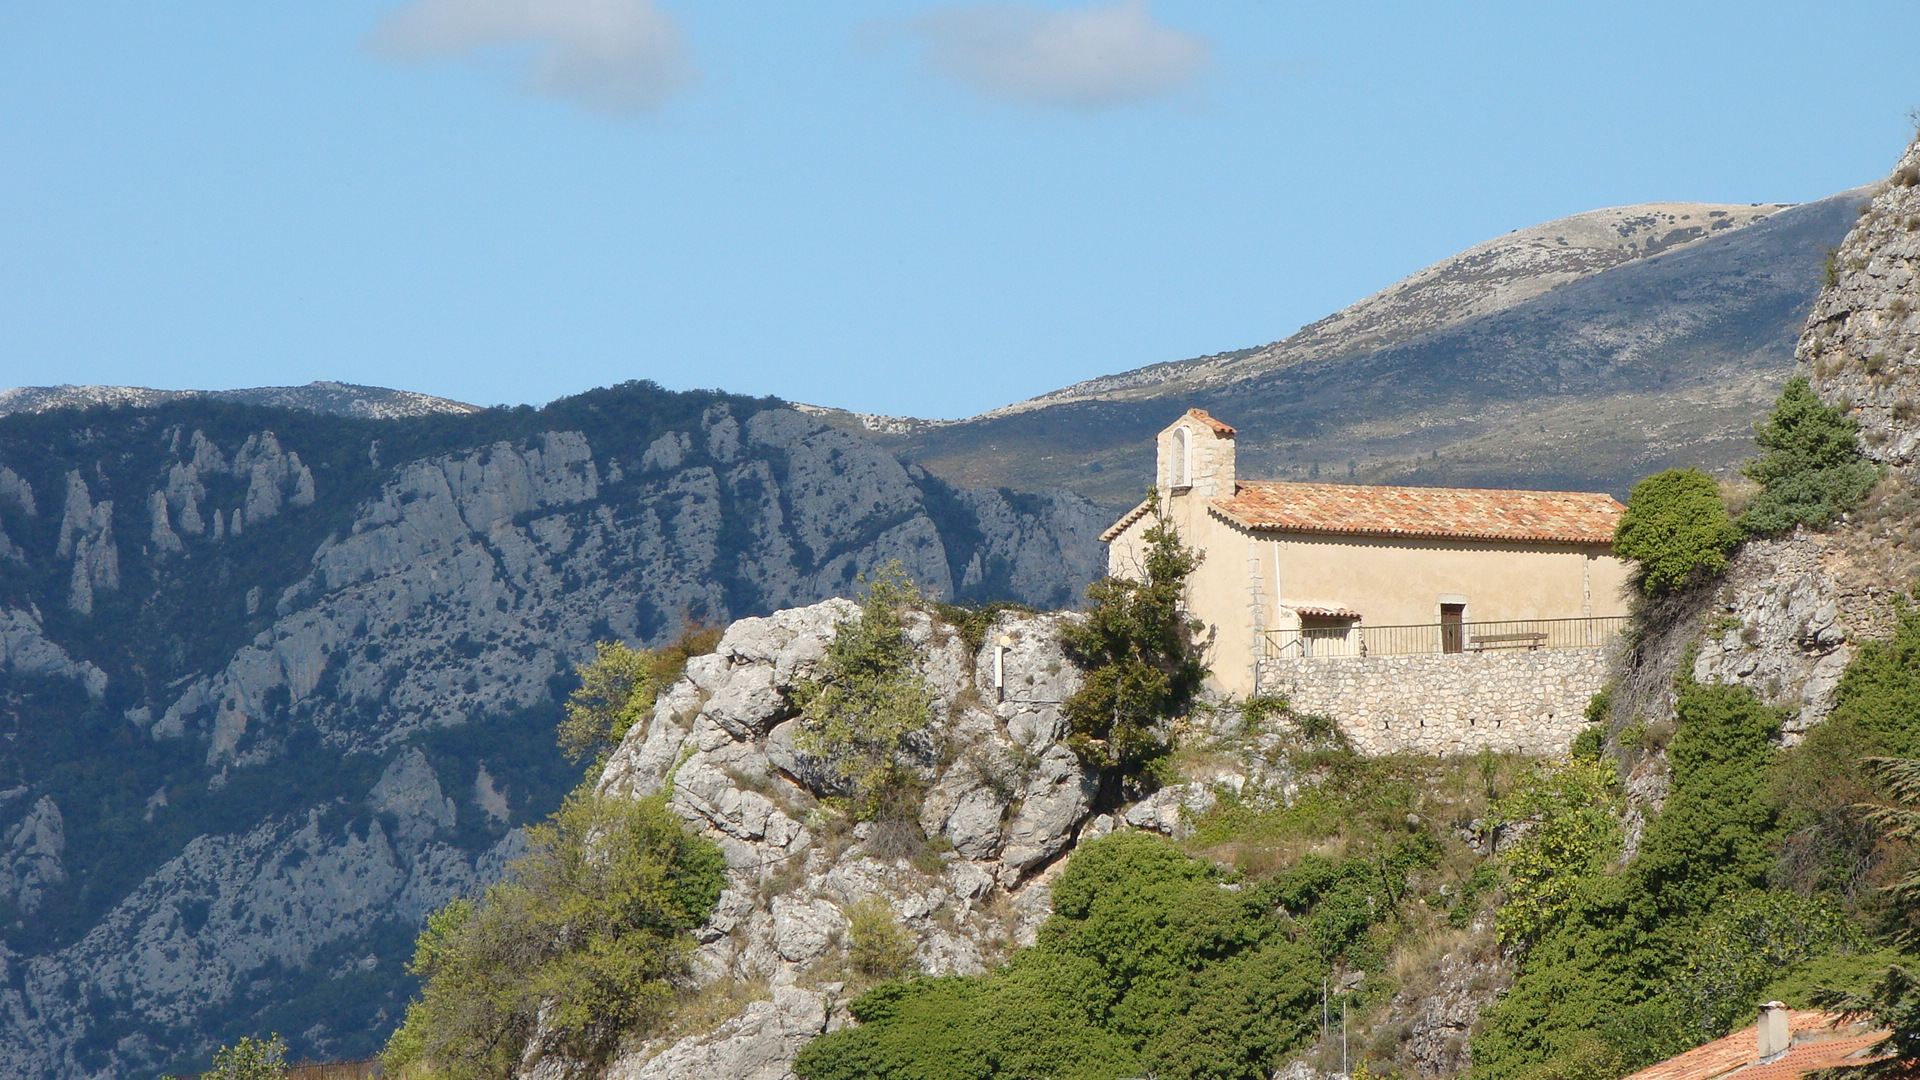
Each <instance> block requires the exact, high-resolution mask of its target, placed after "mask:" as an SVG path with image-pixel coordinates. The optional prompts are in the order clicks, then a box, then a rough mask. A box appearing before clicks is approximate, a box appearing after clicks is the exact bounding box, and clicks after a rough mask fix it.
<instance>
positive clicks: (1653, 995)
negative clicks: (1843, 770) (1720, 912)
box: [1473, 681, 1781, 1080]
mask: <svg viewBox="0 0 1920 1080" xmlns="http://www.w3.org/2000/svg"><path fill="white" fill-rule="evenodd" d="M1676 712H1677V715H1678V719H1679V725H1678V728H1677V730H1676V732H1675V735H1674V739H1673V742H1672V744H1671V745H1670V746H1669V748H1668V753H1669V758H1670V760H1671V762H1672V767H1673V774H1672V780H1671V787H1670V789H1669V793H1668V796H1667V801H1666V804H1665V806H1664V807H1663V808H1662V810H1661V812H1660V814H1659V815H1658V816H1656V817H1655V818H1654V819H1653V821H1652V822H1651V823H1649V825H1648V826H1647V829H1646V832H1645V834H1644V836H1643V837H1642V839H1641V844H1640V850H1639V852H1638V854H1637V855H1636V856H1635V857H1634V858H1633V859H1632V860H1631V861H1629V862H1628V863H1627V864H1626V866H1625V867H1624V868H1622V869H1621V870H1619V871H1618V872H1609V870H1608V869H1607V868H1605V867H1600V866H1594V867H1592V869H1591V871H1590V872H1589V873H1587V874H1585V875H1581V876H1578V877H1577V878H1575V880H1573V881H1572V882H1571V883H1569V884H1567V885H1565V886H1563V887H1562V889H1561V891H1560V895H1561V896H1562V897H1563V900H1562V902H1561V903H1559V904H1557V905H1556V906H1555V908H1554V910H1553V912H1552V915H1551V917H1549V918H1545V919H1541V920H1538V921H1537V922H1536V923H1535V924H1534V925H1535V926H1536V927H1537V929H1536V933H1535V937H1534V938H1533V940H1532V942H1531V944H1530V945H1529V947H1528V949H1527V952H1526V956H1525V961H1524V963H1523V965H1522V967H1521V971H1520V974H1519V977H1518V978H1517V979H1516V980H1515V982H1514V985H1513V988H1512V990H1510V991H1509V992H1508V993H1507V995H1506V996H1505V997H1504V998H1502V999H1501V1000H1500V1002H1499V1003H1498V1004H1496V1005H1495V1006H1494V1007H1493V1008H1492V1009H1490V1010H1488V1012H1487V1015H1486V1019H1485V1026H1484V1028H1483V1029H1482V1031H1481V1032H1480V1033H1479V1034H1478V1035H1477V1036H1476V1037H1475V1038H1474V1041H1473V1054H1474V1074H1475V1076H1476V1077H1481V1078H1486V1080H1508V1078H1515V1077H1531V1076H1548V1075H1553V1076H1571V1077H1581V1076H1591V1077H1600V1076H1607V1075H1611V1076H1619V1075H1624V1074H1625V1073H1627V1072H1631V1071H1633V1069H1635V1068H1638V1067H1640V1066H1641V1065H1645V1064H1647V1063H1649V1062H1651V1061H1655V1060H1658V1059H1659V1058H1661V1057H1664V1056H1666V1055H1667V1054H1669V1053H1671V1052H1673V1051H1675V1050H1678V1049H1682V1048H1684V1047H1686V1046H1690V1045H1692V1044H1693V1043H1694V1042H1698V1041H1700V1040H1701V1038H1703V1037H1707V1036H1706V1034H1705V1033H1704V1032H1697V1031H1690V1030H1689V1023H1690V1021H1692V1020H1693V1019H1694V1018H1693V1017H1690V1016H1688V1015H1686V1013H1685V1012H1684V1011H1683V1010H1682V1009H1681V1008H1680V1007H1679V1006H1680V1003H1679V1002H1677V1001H1676V1000H1675V999H1674V995H1672V994H1671V993H1670V992H1669V986H1670V984H1671V983H1672V981H1673V980H1674V979H1675V977H1676V976H1678V975H1679V974H1680V973H1681V971H1682V968H1683V965H1684V963H1685V959H1686V958H1687V957H1688V956H1689V955H1691V948H1690V946H1691V944H1692V941H1693V939H1694V938H1695V937H1697V935H1698V932H1699V930H1700V928H1701V927H1702V926H1703V924H1704V923H1705V922H1706V921H1707V920H1708V919H1709V918H1710V917H1711V916H1712V915H1713V913H1714V912H1715V910H1716V906H1717V905H1718V904H1720V903H1721V902H1722V901H1730V900H1736V899H1738V898H1740V897H1743V896H1744V895H1746V894H1748V893H1751V892H1754V891H1757V890H1760V889H1762V888H1764V887H1765V885H1766V881H1767V875H1768V871H1769V870H1770V869H1771V868H1772V865H1773V862H1774V858H1775V855H1776V851H1777V845H1776V843H1775V841H1776V840H1777V836H1778V829H1779V826H1778V813H1777V810H1776V809H1775V808H1774V806H1773V804H1772V802H1771V800H1770V799H1769V798H1768V791H1769V786H1768V777H1769V771H1770V769H1771V767H1772V765H1773V757H1774V754H1775V751H1774V747H1773V742H1772V740H1773V737H1774V735H1775V734H1776V733H1777V731H1778V729H1779V725H1780V721H1781V717H1780V714H1779V713H1777V712H1775V711H1774V710H1771V709H1768V708H1766V707H1765V706H1762V705H1761V704H1760V703H1759V702H1758V701H1756V700H1754V698H1753V697H1752V695H1751V694H1749V693H1747V692H1746V691H1745V690H1741V689H1737V688H1732V687H1724V686H1703V685H1699V684H1696V683H1692V682H1691V681H1689V682H1687V683H1685V684H1684V685H1683V686H1682V687H1681V690H1680V696H1679V702H1678V704H1677V705H1676ZM1568 779H1570V780H1573V781H1575V782H1576V784H1577V786H1579V787H1584V786H1585V785H1586V783H1587V778H1586V777H1583V776H1580V775H1578V774H1569V777H1568ZM1558 801H1559V802H1560V803H1561V804H1562V805H1564V806H1566V807H1568V808H1569V809H1571V810H1574V811H1575V812H1578V811H1579V810H1580V809H1581V808H1582V807H1584V806H1585V805H1590V804H1589V802H1588V801H1587V800H1586V799H1583V798H1580V797H1577V792H1576V796H1575V797H1568V798H1563V799H1560V800H1558ZM1716 1000H1717V999H1716ZM1746 1004H1748V1003H1747V1002H1745V1001H1744V1000H1743V1001H1742V1003H1741V1007H1742V1008H1744V1007H1745V1005H1746ZM1712 1034H1719V1032H1712Z"/></svg>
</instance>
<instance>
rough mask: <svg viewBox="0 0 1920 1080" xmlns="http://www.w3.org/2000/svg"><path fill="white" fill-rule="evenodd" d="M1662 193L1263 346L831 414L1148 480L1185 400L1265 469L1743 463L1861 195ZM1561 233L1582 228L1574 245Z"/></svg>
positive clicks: (965, 463) (1634, 467) (1565, 482)
mask: <svg viewBox="0 0 1920 1080" xmlns="http://www.w3.org/2000/svg"><path fill="white" fill-rule="evenodd" d="M1867 197H1868V195H1867V193H1866V192H1865V191H1864V190H1863V191H1856V192H1847V193H1844V194H1841V195H1837V196H1834V197H1833V198H1830V199H1826V200H1822V201H1821V202H1817V203H1810V204H1807V205H1803V206H1795V207H1789V208H1784V209H1782V208H1779V207H1774V206H1761V207H1711V206H1696V205H1692V204H1672V205H1668V204H1656V205H1654V206H1648V207H1628V208H1623V209H1621V210H1617V211H1595V212H1593V213H1591V214H1582V215H1577V216H1575V217H1573V218H1568V219H1565V220H1563V221H1560V222H1551V223H1548V224H1547V225H1542V226H1537V227H1535V228H1533V229H1528V230H1523V231H1522V232H1520V233H1515V234H1513V235H1512V236H1510V237H1506V238H1502V239H1501V240H1496V241H1493V242H1490V243H1488V244H1484V245H1481V246H1479V247H1476V248H1474V249H1471V250H1469V251H1467V252H1463V253H1462V254H1460V255H1458V256H1455V257H1454V258H1453V259H1449V260H1446V261H1444V262H1442V263H1439V264H1436V265H1435V266H1433V267H1429V268H1428V269H1426V270H1423V271H1421V272H1420V273H1418V274H1415V275H1414V276H1413V277H1410V278H1408V279H1407V280H1405V281H1403V282H1400V283H1399V284H1397V285H1394V286H1393V287H1391V288H1389V289H1387V290H1384V291H1383V292H1381V293H1379V294H1377V295H1375V296H1373V297H1369V298H1368V299H1366V300H1364V301H1361V302H1360V303H1358V304H1356V305H1354V306H1352V307H1350V308H1348V309H1346V310H1345V311H1342V312H1340V313H1338V314H1336V315H1333V316H1330V317H1329V318H1327V319H1324V320H1322V321H1320V322H1318V323H1315V324H1313V325H1312V326H1309V327H1307V328H1305V329H1303V330H1302V331H1300V332H1299V333H1297V334H1295V335H1293V336H1292V337H1289V338H1287V339H1285V340H1284V341H1280V342H1276V343H1274V344H1272V345H1268V346H1264V347H1261V348H1256V349H1248V350H1243V351H1240V352H1236V353H1230V354H1225V355H1222V356H1217V357H1204V358H1201V359H1198V360H1192V361H1183V362H1180V363H1175V364H1165V365H1158V366H1156V367H1151V368H1144V369H1141V370H1139V371H1136V372H1128V373H1125V374H1122V375H1116V376H1112V377H1107V378H1102V379H1095V380H1092V381H1090V382H1088V383H1083V384H1080V385H1079V386H1075V387H1070V388H1068V389H1066V390H1062V391H1059V392H1057V393H1055V394H1049V395H1044V396H1042V397H1039V398H1035V399H1033V400H1032V401H1029V402H1022V403H1018V404H1016V405H1012V406H1008V407H1007V408H1005V409H1000V410H996V411H994V412H991V413H987V414H984V415H982V416H979V417H975V418H973V419H971V420H967V421H962V422H958V423H949V424H938V425H934V424H913V423H909V422H905V421H899V420H892V421H884V420H882V419H879V418H864V419H863V418H859V417H854V416H852V415H844V416H835V417H833V420H834V422H835V423H836V424H838V425H840V426H843V427H845V428H846V429H848V430H859V431H862V432H864V433H866V434H868V435H869V437H871V438H875V439H877V440H878V441H880V442H881V443H882V444H883V445H886V446H888V447H890V448H892V449H894V450H895V451H896V452H898V453H900V454H902V455H903V456H905V457H906V458H908V459H909V460H912V461H915V462H917V463H919V464H921V465H923V466H924V467H926V468H927V469H929V470H930V471H932V472H934V473H936V474H938V475H940V476H943V477H945V478H947V479H949V480H951V481H954V482H958V483H980V482H982V481H983V480H984V479H985V478H987V477H994V478H996V479H995V480H994V482H996V483H1012V484H1015V485H1021V486H1061V487H1068V488H1071V489H1072V490H1075V491H1079V492H1081V493H1083V494H1086V495H1087V496H1088V497H1090V498H1093V499H1096V500H1099V501H1101V502H1102V503H1103V504H1106V505H1109V506H1122V505H1127V504H1130V503H1131V502H1132V501H1133V500H1134V499H1137V498H1138V496H1139V493H1140V490H1141V488H1142V486H1143V485H1144V483H1145V482H1146V477H1148V476H1149V475H1150V451H1149V446H1148V440H1149V439H1150V437H1151V435H1152V434H1153V433H1154V432H1155V431H1158V430H1159V429H1160V428H1161V427H1163V426H1165V424H1166V423H1167V422H1168V419H1169V418H1170V417H1172V416H1173V415H1176V414H1177V413H1178V412H1179V411H1180V410H1182V409H1184V408H1186V407H1187V406H1189V405H1198V406H1201V407H1203V408H1206V409H1208V410H1210V411H1211V412H1213V413H1214V414H1215V415H1217V416H1221V417H1223V418H1225V419H1226V420H1228V421H1229V422H1231V423H1233V424H1234V425H1235V426H1236V427H1238V428H1239V429H1240V432H1241V436H1240V440H1239V441H1240V453H1241V455H1242V464H1243V468H1244V469H1245V471H1247V472H1248V473H1249V474H1250V475H1257V476H1271V477H1276V478H1288V477H1293V478H1303V477H1307V476H1312V475H1319V474H1325V475H1329V476H1334V477H1340V478H1349V477H1350V478H1354V479H1358V480H1362V481H1378V482H1392V483H1416V484H1421V483H1430V484H1468V485H1482V486H1537V487H1553V488H1573V489H1583V490H1607V491H1613V492H1617V493H1620V494H1624V493H1625V491H1626V488H1627V487H1628V486H1630V485H1631V483H1632V482H1633V480H1635V479H1636V478H1638V477H1640V476H1643V475H1645V474H1646V473H1648V472H1651V471H1655V470H1658V469H1661V468H1665V467H1667V466H1669V465H1676V464H1679V465H1702V466H1705V467H1707V468H1709V469H1713V470H1716V471H1725V470H1727V469H1729V468H1731V467H1732V465H1733V464H1734V463H1736V462H1737V461H1739V460H1740V459H1741V458H1743V457H1745V456H1747V455H1748V454H1750V453H1751V452H1752V445H1751V440H1750V437H1749V436H1750V432H1749V424H1750V423H1751V421H1752V418H1753V417H1754V416H1755V415H1758V414H1759V413H1760V412H1763V411H1764V410H1765V407H1766V405H1767V403H1768V402H1770V401H1771V399H1772V397H1773V395H1774V394H1775V393H1777V392H1778V389H1779V386H1780V384H1781V383H1782V382H1784V381H1785V379H1786V378H1787V376H1788V374H1789V373H1790V371H1791V368H1792V354H1793V349H1794V344H1795V340H1796V337H1797V335H1798V333H1799V329H1800V326H1801V323H1802V322H1803V320H1804V318H1805V316H1806V313H1807V311H1808V309H1809V308H1810V307H1811V306H1812V304H1813V301H1814V297H1815V296H1816V295H1817V294H1818V292H1819V290H1820V287H1821V283H1822V278H1823V273H1824V267H1825V264H1826V257H1827V255H1828V253H1829V252H1830V251H1831V250H1832V249H1833V247H1834V246H1835V245H1837V244H1838V243H1839V242H1840V240H1841V238H1842V237H1843V236H1845V235H1846V232H1847V230H1848V228H1850V227H1851V225H1852V224H1853V220H1854V215H1855V213H1856V212H1857V210H1858V209H1859V207H1860V206H1861V205H1862V204H1863V203H1864V202H1865V201H1866V199H1867ZM1562 241H1565V243H1564V244H1563V243H1562Z"/></svg>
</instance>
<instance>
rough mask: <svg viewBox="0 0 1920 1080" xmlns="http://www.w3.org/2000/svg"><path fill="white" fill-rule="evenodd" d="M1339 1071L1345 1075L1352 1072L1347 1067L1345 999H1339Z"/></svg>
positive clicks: (1350, 1074) (1349, 1074)
mask: <svg viewBox="0 0 1920 1080" xmlns="http://www.w3.org/2000/svg"><path fill="white" fill-rule="evenodd" d="M1340 1072H1341V1074H1342V1075H1345V1076H1352V1075H1353V1073H1352V1072H1351V1071H1350V1070H1349V1069H1348V1068H1347V999H1346V998H1341V999H1340Z"/></svg>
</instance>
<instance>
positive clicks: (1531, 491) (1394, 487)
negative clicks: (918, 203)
mask: <svg viewBox="0 0 1920 1080" xmlns="http://www.w3.org/2000/svg"><path fill="white" fill-rule="evenodd" d="M1234 486H1235V487H1243V488H1245V487H1271V488H1328V489H1330V490H1334V491H1441V492H1449V493H1456V494H1472V495H1515V494H1518V495H1570V496H1575V497H1578V498H1583V499H1594V498H1599V499H1611V498H1613V496H1611V495H1609V494H1607V493H1606V492H1604V491H1548V490H1545V489H1543V488H1466V487H1426V486H1423V485H1420V484H1330V483H1327V482H1326V481H1324V480H1238V481H1235V482H1234Z"/></svg>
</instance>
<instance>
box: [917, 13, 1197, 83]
mask: <svg viewBox="0 0 1920 1080" xmlns="http://www.w3.org/2000/svg"><path fill="white" fill-rule="evenodd" d="M909 28H910V30H911V32H912V33H913V34H914V36H916V37H918V38H919V39H920V40H921V41H922V42H923V43H924V45H925V47H926V52H925V54H924V57H923V59H924V61H925V62H926V64H927V65H928V66H929V67H931V68H932V69H933V70H934V71H936V72H938V73H940V74H941V75H944V76H946V77H948V78H951V79H953V80H955V81H957V82H959V83H960V84H962V85H963V86H967V87H970V88H972V89H974V90H978V91H980V92H982V93H986V94H991V95H994V96H996V97H1006V98H1013V99H1016V100H1020V101H1029V102H1036V103H1039V104H1043V105H1077V106H1089V107H1102V106H1113V105H1129V104H1134V103H1137V102H1142V101H1147V100H1149V99H1152V98H1156V97H1162V96H1165V95H1167V94H1170V93H1173V92H1174V91H1176V90H1179V89H1180V88H1182V87H1184V86H1186V85H1188V84H1190V83H1192V82H1193V81H1194V80H1195V79H1196V78H1198V77H1199V76H1200V73H1201V72H1202V71H1204V70H1205V68H1206V66H1207V61H1208V48H1207V43H1206V41H1205V40H1203V39H1201V38H1198V37H1195V36H1194V35H1192V34H1187V33H1182V32H1181V31H1179V30H1175V29H1172V28H1171V27H1167V26H1162V25H1160V24H1158V23H1156V22H1154V21H1153V14H1152V13H1151V12H1150V11H1149V10H1148V9H1147V2H1146V0H1120V2H1118V3H1114V4H1105V5H1101V4H1096V5H1094V6H1091V7H1084V8H1078V9H1074V10H1069V11H1048V10H1046V9H1043V8H1038V7H1034V6H1032V5H1028V4H969V5H965V6H958V7H951V8H947V9H944V10H940V11H935V12H933V13H931V14H928V15H924V16H922V17H920V18H918V19H916V20H914V21H913V22H912V23H911V24H910V27H909Z"/></svg>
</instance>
